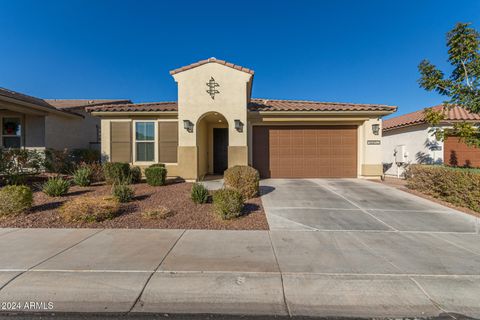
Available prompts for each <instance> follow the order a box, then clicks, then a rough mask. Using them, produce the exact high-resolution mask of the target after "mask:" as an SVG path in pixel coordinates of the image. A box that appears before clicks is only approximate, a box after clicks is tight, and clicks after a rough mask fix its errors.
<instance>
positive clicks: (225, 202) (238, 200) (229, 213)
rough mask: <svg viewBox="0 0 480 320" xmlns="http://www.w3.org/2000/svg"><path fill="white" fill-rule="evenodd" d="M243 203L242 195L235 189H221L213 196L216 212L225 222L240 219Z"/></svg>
mask: <svg viewBox="0 0 480 320" xmlns="http://www.w3.org/2000/svg"><path fill="white" fill-rule="evenodd" d="M243 201H244V200H243V196H242V194H241V193H240V192H238V191H237V190H234V189H221V190H218V191H216V192H215V193H214V194H213V207H214V209H215V212H216V213H217V214H218V215H219V216H220V217H221V218H222V219H224V220H226V219H232V218H236V217H239V216H240V215H241V214H242V209H243V204H244V203H243Z"/></svg>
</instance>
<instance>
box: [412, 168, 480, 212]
mask: <svg viewBox="0 0 480 320" xmlns="http://www.w3.org/2000/svg"><path fill="white" fill-rule="evenodd" d="M406 176H407V187H408V188H410V189H414V190H418V191H420V192H422V193H425V194H428V195H431V196H433V197H435V198H439V199H442V200H445V201H447V202H450V203H452V204H455V205H459V206H462V207H466V208H469V209H472V210H475V211H477V212H480V173H479V172H478V171H477V170H475V169H462V168H451V167H445V166H433V165H430V166H429V165H411V166H410V167H409V168H408V173H407V174H406Z"/></svg>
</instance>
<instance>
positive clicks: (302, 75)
mask: <svg viewBox="0 0 480 320" xmlns="http://www.w3.org/2000/svg"><path fill="white" fill-rule="evenodd" d="M479 12H480V1H476V0H471V1H468V0H464V1H441V0H435V1H434V0H432V1H420V0H412V1H405V0H404V1H387V0H385V1H367V0H365V1H301V0H297V1H260V0H257V1H246V0H242V1H216V0H210V1H191V2H190V1H146V0H137V1H133V0H132V1H113V0H111V1H110V0H109V1H107V0H105V1H102V0H95V1H87V0H85V1H75V0H69V1H48V0H44V1H22V0H15V1H10V0H8V1H7V0H0V30H1V34H2V41H0V57H1V59H0V86H2V87H6V88H9V89H13V90H17V91H20V92H24V93H27V94H30V95H34V96H38V97H42V98H87V99H92V98H130V99H132V100H133V101H135V102H146V101H162V100H176V94H177V92H176V84H175V82H174V81H173V78H171V76H170V75H169V73H168V71H169V70H171V69H174V68H177V67H181V66H183V65H187V64H190V63H192V62H195V61H198V60H202V59H205V58H208V57H212V56H214V57H216V58H219V59H224V60H227V61H230V62H233V63H236V64H239V65H242V66H245V67H249V68H252V69H254V70H255V81H254V90H253V96H254V97H259V98H275V99H302V100H318V101H336V102H356V103H383V104H391V105H397V106H399V111H398V113H397V115H399V114H403V113H407V112H411V111H414V110H417V109H420V108H423V107H426V106H431V105H434V104H437V103H440V102H441V101H443V99H442V97H440V96H438V95H436V94H435V93H429V92H426V91H424V90H423V89H420V88H419V87H418V84H417V82H416V81H417V79H418V71H417V65H418V63H419V62H420V61H421V60H422V59H423V58H428V59H430V60H431V61H432V62H433V63H435V64H437V65H439V66H440V67H442V68H444V69H445V68H447V67H448V65H447V64H446V59H447V49H446V47H445V33H446V32H447V31H448V30H450V29H451V28H452V27H453V26H454V24H455V23H456V22H459V21H462V22H472V23H473V25H474V27H476V28H477V29H480V14H479Z"/></svg>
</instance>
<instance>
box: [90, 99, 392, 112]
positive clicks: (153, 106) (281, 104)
mask: <svg viewBox="0 0 480 320" xmlns="http://www.w3.org/2000/svg"><path fill="white" fill-rule="evenodd" d="M86 109H87V111H90V112H92V111H96V112H132V111H133V112H136V111H138V112H142V111H160V112H161V111H177V110H178V105H177V102H150V103H139V104H135V103H124V104H111V105H101V106H96V107H87V108H86ZM248 109H249V110H250V111H390V112H394V111H395V110H396V109H397V108H396V107H393V106H387V105H378V104H354V103H337V102H314V101H301V100H271V99H252V100H251V102H250V103H249V104H248Z"/></svg>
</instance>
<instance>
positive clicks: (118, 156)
mask: <svg viewBox="0 0 480 320" xmlns="http://www.w3.org/2000/svg"><path fill="white" fill-rule="evenodd" d="M110 161H112V162H128V163H131V162H132V123H131V122H130V121H129V122H126V121H122V122H120V121H112V122H110Z"/></svg>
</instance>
